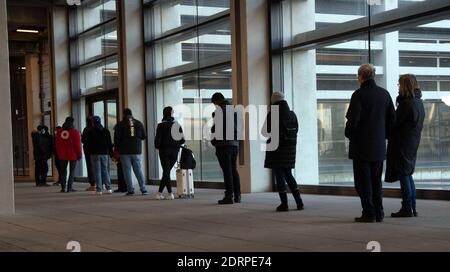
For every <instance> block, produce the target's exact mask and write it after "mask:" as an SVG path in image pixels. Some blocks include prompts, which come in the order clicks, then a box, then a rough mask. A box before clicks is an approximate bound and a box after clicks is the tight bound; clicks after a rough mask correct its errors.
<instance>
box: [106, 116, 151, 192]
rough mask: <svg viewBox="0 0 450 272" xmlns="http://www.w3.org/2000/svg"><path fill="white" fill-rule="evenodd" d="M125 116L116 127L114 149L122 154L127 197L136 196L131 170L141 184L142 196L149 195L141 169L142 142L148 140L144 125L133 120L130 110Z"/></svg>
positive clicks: (121, 159)
mask: <svg viewBox="0 0 450 272" xmlns="http://www.w3.org/2000/svg"><path fill="white" fill-rule="evenodd" d="M123 116H124V117H123V120H122V121H120V122H119V123H118V124H117V125H116V129H115V130H114V147H115V149H116V150H117V152H119V154H120V163H121V164H122V170H123V175H124V178H125V181H126V183H127V188H128V193H127V195H128V196H131V195H134V186H133V180H132V177H131V169H133V172H134V174H135V176H136V178H137V180H138V182H139V187H140V189H141V193H142V195H148V192H147V188H146V186H145V179H144V174H143V173H142V169H141V154H142V141H143V140H145V139H146V133H145V129H144V125H143V124H142V123H141V122H140V121H139V120H136V119H134V118H133V114H132V112H131V110H130V109H125V110H124V111H123Z"/></svg>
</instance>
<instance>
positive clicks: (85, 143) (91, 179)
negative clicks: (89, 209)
mask: <svg viewBox="0 0 450 272" xmlns="http://www.w3.org/2000/svg"><path fill="white" fill-rule="evenodd" d="M93 127H94V123H93V120H92V116H89V117H88V118H86V127H85V128H84V129H83V133H82V134H81V142H82V143H83V152H84V159H85V161H86V169H87V175H88V182H89V184H90V186H89V187H88V188H86V191H91V192H95V189H96V188H95V185H96V184H95V178H94V174H93V169H92V160H91V154H92V147H91V146H90V145H89V143H88V141H87V139H86V135H87V134H88V132H89V131H90V130H92V129H93Z"/></svg>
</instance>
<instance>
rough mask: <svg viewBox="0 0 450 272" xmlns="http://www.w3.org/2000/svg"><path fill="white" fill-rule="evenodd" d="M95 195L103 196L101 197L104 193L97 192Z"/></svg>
mask: <svg viewBox="0 0 450 272" xmlns="http://www.w3.org/2000/svg"><path fill="white" fill-rule="evenodd" d="M95 194H96V195H98V196H101V195H103V193H102V192H96V193H95Z"/></svg>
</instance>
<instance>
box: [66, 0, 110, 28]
mask: <svg viewBox="0 0 450 272" xmlns="http://www.w3.org/2000/svg"><path fill="white" fill-rule="evenodd" d="M115 17H116V0H93V1H84V2H83V3H82V5H81V7H79V8H77V9H76V18H75V20H76V26H77V29H76V32H75V33H72V35H73V34H78V33H81V32H84V31H86V30H88V29H90V28H92V27H94V26H96V25H98V24H101V23H103V22H105V21H108V20H110V19H112V18H115Z"/></svg>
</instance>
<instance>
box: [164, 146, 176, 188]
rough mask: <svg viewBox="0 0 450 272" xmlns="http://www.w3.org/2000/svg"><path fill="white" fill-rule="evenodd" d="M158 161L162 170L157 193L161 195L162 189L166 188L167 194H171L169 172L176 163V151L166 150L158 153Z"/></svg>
mask: <svg viewBox="0 0 450 272" xmlns="http://www.w3.org/2000/svg"><path fill="white" fill-rule="evenodd" d="M159 159H160V161H161V166H162V169H163V175H162V179H161V184H160V185H159V192H160V193H162V192H163V191H164V188H165V187H167V192H168V193H169V194H171V193H172V185H171V184H170V170H172V168H173V166H174V165H175V163H176V162H177V159H178V149H168V150H162V151H160V152H159Z"/></svg>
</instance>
